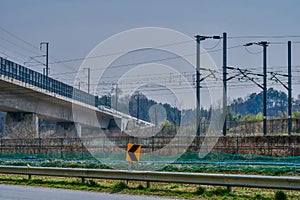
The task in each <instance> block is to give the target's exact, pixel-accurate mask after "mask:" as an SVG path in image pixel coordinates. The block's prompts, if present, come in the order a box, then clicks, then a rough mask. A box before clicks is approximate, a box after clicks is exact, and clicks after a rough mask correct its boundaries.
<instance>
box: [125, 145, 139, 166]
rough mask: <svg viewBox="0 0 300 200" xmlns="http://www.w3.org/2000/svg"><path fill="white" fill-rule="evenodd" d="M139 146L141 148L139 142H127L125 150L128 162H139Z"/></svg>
mask: <svg viewBox="0 0 300 200" xmlns="http://www.w3.org/2000/svg"><path fill="white" fill-rule="evenodd" d="M141 148H142V146H141V145H139V144H132V143H128V145H127V152H126V160H127V161H129V162H139V161H140V153H141Z"/></svg>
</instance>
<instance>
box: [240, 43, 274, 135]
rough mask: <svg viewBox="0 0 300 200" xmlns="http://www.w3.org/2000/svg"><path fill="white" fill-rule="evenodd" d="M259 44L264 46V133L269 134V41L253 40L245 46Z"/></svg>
mask: <svg viewBox="0 0 300 200" xmlns="http://www.w3.org/2000/svg"><path fill="white" fill-rule="evenodd" d="M254 44H255V45H258V46H262V47H263V86H262V87H261V88H262V89H263V134H264V136H266V135H267V130H268V129H267V47H268V44H269V42H267V41H261V42H258V43H256V42H253V43H247V44H245V45H244V46H251V45H254Z"/></svg>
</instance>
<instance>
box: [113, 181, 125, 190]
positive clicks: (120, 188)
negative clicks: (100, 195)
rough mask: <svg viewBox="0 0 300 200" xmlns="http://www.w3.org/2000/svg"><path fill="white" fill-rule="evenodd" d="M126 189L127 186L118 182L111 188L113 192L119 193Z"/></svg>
mask: <svg viewBox="0 0 300 200" xmlns="http://www.w3.org/2000/svg"><path fill="white" fill-rule="evenodd" d="M126 188H128V186H127V184H126V183H125V182H123V181H120V182H118V183H116V184H114V186H113V192H121V191H122V190H124V189H126Z"/></svg>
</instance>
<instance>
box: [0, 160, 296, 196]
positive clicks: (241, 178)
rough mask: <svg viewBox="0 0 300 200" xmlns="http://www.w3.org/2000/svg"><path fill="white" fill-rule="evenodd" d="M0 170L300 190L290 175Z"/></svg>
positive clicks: (1, 170) (2, 168)
mask: <svg viewBox="0 0 300 200" xmlns="http://www.w3.org/2000/svg"><path fill="white" fill-rule="evenodd" d="M0 173H2V174H22V175H28V176H29V177H31V175H40V176H59V177H79V178H97V179H116V180H134V181H146V182H172V183H186V184H202V185H220V186H236V187H256V188H273V189H289V190H300V177H289V176H259V175H236V174H204V173H183V172H155V171H128V170H106V169H105V170H104V169H84V168H55V167H16V166H0Z"/></svg>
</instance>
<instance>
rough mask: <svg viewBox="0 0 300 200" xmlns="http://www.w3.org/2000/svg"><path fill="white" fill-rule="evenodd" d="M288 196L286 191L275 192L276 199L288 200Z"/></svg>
mask: <svg viewBox="0 0 300 200" xmlns="http://www.w3.org/2000/svg"><path fill="white" fill-rule="evenodd" d="M287 199H288V197H287V195H286V193H285V192H284V191H281V190H278V191H276V192H275V200H287Z"/></svg>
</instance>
